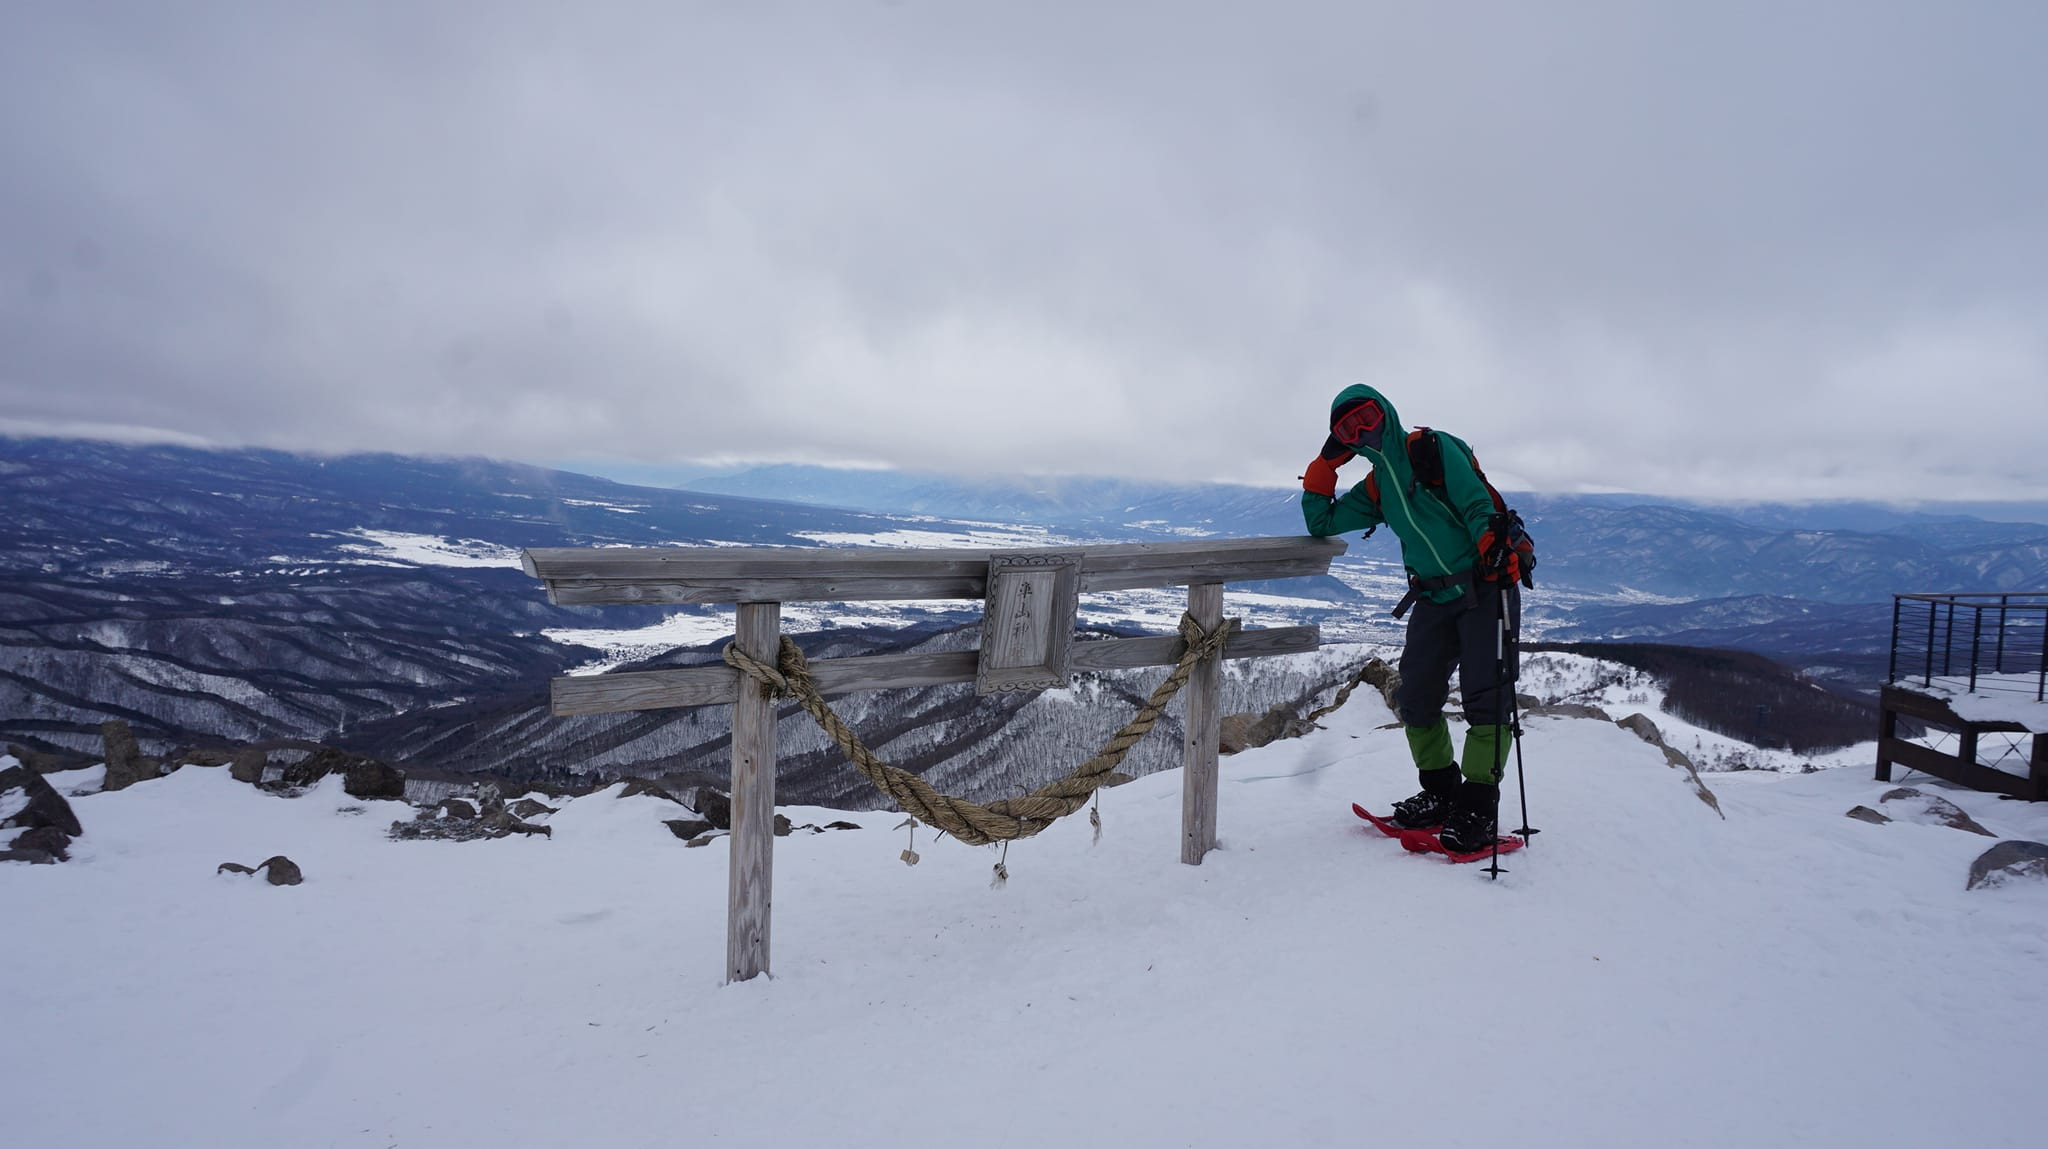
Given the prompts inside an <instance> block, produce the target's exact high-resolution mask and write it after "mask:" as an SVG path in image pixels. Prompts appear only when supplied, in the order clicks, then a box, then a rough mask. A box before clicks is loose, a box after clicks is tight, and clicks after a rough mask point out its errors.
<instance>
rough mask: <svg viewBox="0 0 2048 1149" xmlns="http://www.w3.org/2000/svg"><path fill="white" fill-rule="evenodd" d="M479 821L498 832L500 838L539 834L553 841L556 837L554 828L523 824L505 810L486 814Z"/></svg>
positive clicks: (528, 823)
mask: <svg viewBox="0 0 2048 1149" xmlns="http://www.w3.org/2000/svg"><path fill="white" fill-rule="evenodd" d="M478 821H480V822H482V823H483V824H484V825H486V826H488V827H490V828H491V829H493V830H495V831H497V832H498V835H499V836H500V837H503V836H504V835H506V834H539V835H540V836H541V837H543V838H547V839H549V840H553V838H554V836H555V828H554V827H553V826H536V825H534V824H533V823H531V822H522V821H520V820H519V819H518V818H516V817H513V816H512V814H511V813H510V812H509V811H506V810H503V809H501V810H499V811H498V812H497V813H495V814H485V815H484V816H483V817H482V818H480V819H478Z"/></svg>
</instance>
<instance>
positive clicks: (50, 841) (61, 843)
mask: <svg viewBox="0 0 2048 1149" xmlns="http://www.w3.org/2000/svg"><path fill="white" fill-rule="evenodd" d="M8 848H9V849H12V850H36V851H39V852H41V853H45V854H48V855H50V857H51V859H52V860H54V861H59V862H64V861H69V860H70V858H71V852H70V851H71V835H69V834H67V833H65V832H64V831H62V830H59V829H58V828H57V827H55V826H37V827H36V828H35V829H33V830H24V831H22V832H21V833H20V834H17V835H15V838H14V842H13V844H12V845H10V846H9V847H8Z"/></svg>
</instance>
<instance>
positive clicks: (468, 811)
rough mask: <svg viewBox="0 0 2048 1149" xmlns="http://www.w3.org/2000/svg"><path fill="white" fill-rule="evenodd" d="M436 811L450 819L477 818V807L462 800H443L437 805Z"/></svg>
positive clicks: (435, 806)
mask: <svg viewBox="0 0 2048 1149" xmlns="http://www.w3.org/2000/svg"><path fill="white" fill-rule="evenodd" d="M434 809H435V810H436V811H438V812H440V813H442V814H445V815H447V816H448V817H450V818H474V817H476V807H475V806H472V805H470V804H469V803H467V802H465V801H463V800H462V799H460V798H443V799H441V800H440V801H439V802H437V803H435V805H434Z"/></svg>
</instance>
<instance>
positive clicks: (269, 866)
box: [213, 854, 306, 886]
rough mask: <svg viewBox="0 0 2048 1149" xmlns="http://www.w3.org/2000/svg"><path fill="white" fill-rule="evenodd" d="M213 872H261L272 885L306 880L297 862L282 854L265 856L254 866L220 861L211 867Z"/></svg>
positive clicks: (288, 884)
mask: <svg viewBox="0 0 2048 1149" xmlns="http://www.w3.org/2000/svg"><path fill="white" fill-rule="evenodd" d="M213 872H214V873H216V874H262V875H263V878H264V880H265V881H267V882H269V883H270V884H271V885H273V886H296V885H298V884H299V883H300V882H303V881H305V880H306V876H305V875H304V874H303V873H301V872H300V871H299V864H298V863H297V862H294V861H292V860H291V859H290V858H287V857H285V856H284V855H283V854H278V855H276V856H275V857H270V858H265V859H263V860H262V861H261V862H258V863H257V864H256V865H254V866H244V865H242V864H241V863H239V862H222V863H221V864H220V865H218V866H215V867H214V868H213Z"/></svg>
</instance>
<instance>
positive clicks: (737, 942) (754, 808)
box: [725, 602, 782, 981]
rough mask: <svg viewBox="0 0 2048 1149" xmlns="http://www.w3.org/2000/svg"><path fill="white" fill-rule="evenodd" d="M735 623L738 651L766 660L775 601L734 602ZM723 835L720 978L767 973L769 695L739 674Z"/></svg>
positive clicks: (778, 615)
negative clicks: (726, 835) (727, 860)
mask: <svg viewBox="0 0 2048 1149" xmlns="http://www.w3.org/2000/svg"><path fill="white" fill-rule="evenodd" d="M735 630H736V633H735V634H734V641H735V642H736V643H737V644H738V646H739V648H740V651H741V652H742V653H744V654H750V655H752V656H754V657H755V658H758V659H760V660H761V661H763V662H766V663H769V664H771V665H773V664H774V662H775V660H776V655H777V653H778V651H779V648H780V646H781V643H782V604H781V603H776V602H743V603H740V604H739V624H738V626H737V627H736V628H735ZM734 674H735V675H736V676H737V675H738V672H737V671H735V672H734ZM730 841H731V842H732V862H731V865H730V867H729V868H728V870H727V872H726V883H727V910H726V931H725V976H726V980H727V981H745V980H747V979H748V978H750V977H753V976H754V975H755V974H763V973H767V972H768V922H769V910H770V908H771V906H772V903H773V900H774V890H775V882H774V864H775V698H774V696H773V695H771V694H769V692H768V687H767V686H766V685H765V684H763V683H758V682H754V681H752V680H750V679H747V678H745V677H743V676H741V677H740V680H739V696H738V697H737V698H735V699H733V704H732V834H731V837H730Z"/></svg>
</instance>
